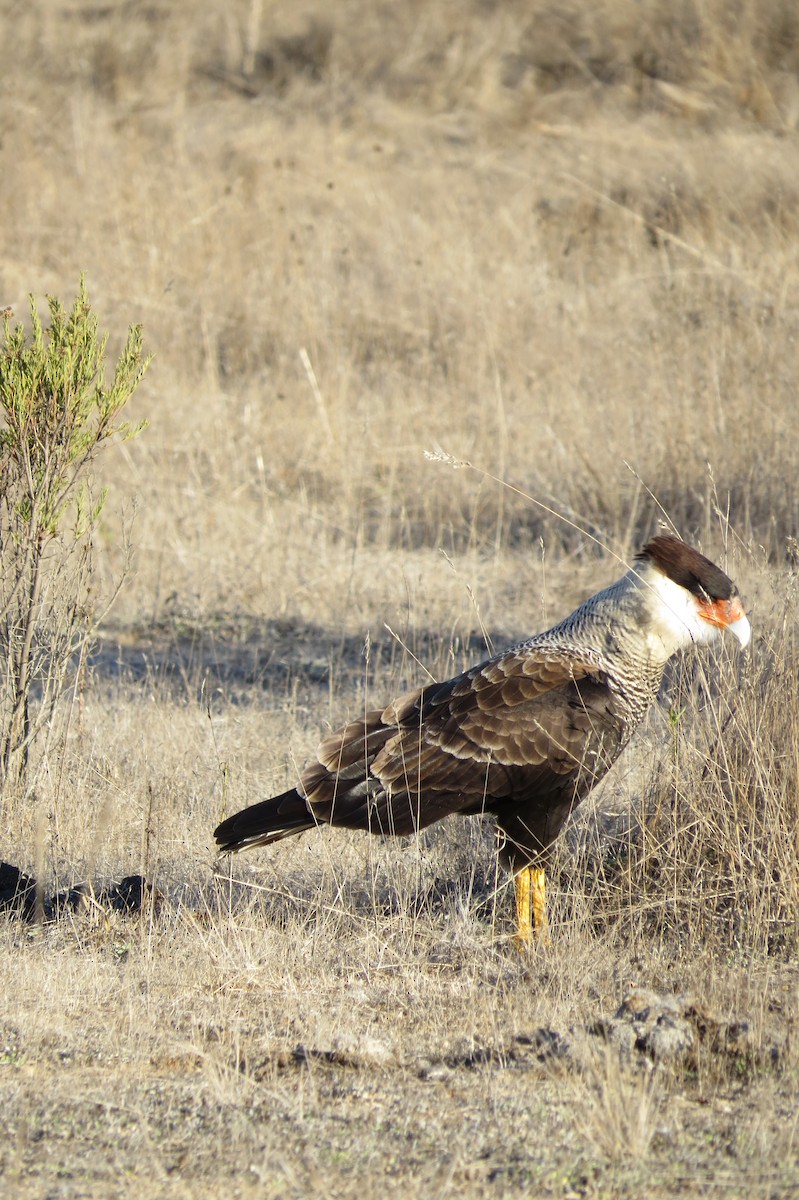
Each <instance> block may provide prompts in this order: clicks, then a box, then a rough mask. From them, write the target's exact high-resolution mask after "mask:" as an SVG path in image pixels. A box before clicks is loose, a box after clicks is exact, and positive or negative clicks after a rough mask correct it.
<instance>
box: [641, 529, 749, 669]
mask: <svg viewBox="0 0 799 1200" xmlns="http://www.w3.org/2000/svg"><path fill="white" fill-rule="evenodd" d="M634 574H635V575H636V577H637V579H638V580H639V582H640V583H642V584H643V585H644V589H643V590H644V595H645V596H646V602H647V607H648V609H649V615H650V622H651V632H652V638H653V640H654V641H655V642H656V643H659V644H661V645H662V647H663V650H664V651H665V653H666V656H667V657H668V656H669V655H671V654H673V653H674V652H675V651H676V650H680V649H682V648H684V647H685V646H687V645H690V644H691V643H693V642H709V641H713V640H714V639H716V638H717V637H719V636H720V635H721V633H722V632H723V630H725V629H728V630H729V631H730V633H732V634H733V635H734V636H735V637H736V638H737V639H738V641H739V642H740V644H741V646H746V645H747V644H748V642H749V639H750V637H751V636H752V630H751V626H750V625H749V621H748V619H747V616H746V613H745V612H744V607H743V603H742V602H741V597H740V595H739V594H738V589H737V587H736V586H735V584H734V583H733V581H732V580H731V579H730V578H729V576H727V575H725V574H724V572H723V571H722V570H721V568H720V567H717V566H716V564H715V563H712V562H711V561H710V559H709V558H705V556H704V555H703V554H700V553H699V551H698V550H694V549H693V547H692V546H688V545H686V543H685V542H682V541H680V539H679V538H676V537H671V536H670V535H666V534H663V535H661V536H660V537H656V538H653V539H652V541H651V542H648V543H647V544H646V546H644V548H643V550H642V551H641V553H640V554H639V555H638V556H637V557H636V560H635V567H634Z"/></svg>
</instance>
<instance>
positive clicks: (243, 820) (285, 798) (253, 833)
mask: <svg viewBox="0 0 799 1200" xmlns="http://www.w3.org/2000/svg"><path fill="white" fill-rule="evenodd" d="M315 825H316V822H315V821H314V819H313V817H312V816H311V814H310V812H309V811H308V805H307V804H306V803H305V800H304V799H303V798H302V796H301V795H300V794H299V792H297V791H295V790H294V789H293V788H292V790H291V791H290V792H283V794H282V796H273V797H272V799H271V800H262V801H261V803H260V804H251V805H250V807H249V808H243V809H242V810H241V812H237V813H234V814H233V816H232V817H228V819H227V820H226V821H223V822H222V824H221V825H217V827H216V829H215V830H214V837H215V838H216V840H217V843H218V845H219V850H220V853H223V854H230V853H232V852H233V851H234V850H244V849H245V848H246V847H248V846H266V845H268V844H269V842H277V841H279V840H280V839H281V838H284V837H290V836H291V834H293V833H302V831H303V829H313V828H314V826H315Z"/></svg>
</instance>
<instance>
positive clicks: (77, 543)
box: [0, 279, 149, 791]
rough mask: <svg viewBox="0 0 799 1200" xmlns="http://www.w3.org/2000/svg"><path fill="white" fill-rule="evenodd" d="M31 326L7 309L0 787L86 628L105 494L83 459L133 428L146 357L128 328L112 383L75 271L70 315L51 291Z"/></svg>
mask: <svg viewBox="0 0 799 1200" xmlns="http://www.w3.org/2000/svg"><path fill="white" fill-rule="evenodd" d="M48 304H49V308H50V326H49V328H48V329H46V330H45V329H44V328H43V327H42V322H41V319H40V317H39V314H38V312H37V309H36V303H35V301H34V299H33V297H31V324H32V333H31V336H30V337H27V336H26V334H25V330H24V329H23V327H22V325H16V326H15V327H13V328H12V327H11V324H10V320H9V316H10V314H8V313H5V314H4V315H3V332H4V346H3V347H2V350H0V420H1V421H2V426H1V427H0V672H1V675H0V788H2V790H3V791H5V789H6V787H7V786H8V785H9V784H18V783H21V782H25V780H26V777H27V774H28V767H29V763H30V754H31V749H32V746H33V745H34V743H35V742H36V739H37V738H38V737H39V735H41V734H42V733H43V732H44V731H49V730H50V729H51V728H52V722H53V717H54V713H55V709H56V705H57V702H58V699H59V697H60V696H62V695H63V693H64V689H65V687H66V686H67V685H68V682H69V680H70V678H71V668H79V667H80V665H81V664H82V663H83V661H84V660H85V653H86V649H87V646H88V642H89V638H90V636H91V632H92V629H93V626H94V617H95V598H94V595H93V593H92V587H91V584H92V556H91V551H92V538H93V534H94V531H95V528H96V524H97V519H98V517H99V515H100V512H101V510H102V507H103V503H104V501H105V492H104V491H103V492H101V493H99V494H97V493H96V489H95V486H94V480H93V476H92V473H91V466H92V463H93V461H94V458H95V455H96V454H97V452H98V451H99V449H100V447H101V446H103V445H104V444H106V443H108V442H109V441H111V440H112V439H117V440H118V439H124V438H130V437H133V436H135V435H136V434H137V433H139V432H140V431H141V429H142V428H143V426H144V423H141V424H139V425H136V426H132V425H131V424H130V423H128V422H126V421H123V420H122V419H121V414H122V411H123V409H124V407H125V404H126V403H127V401H128V400H129V398H130V396H131V395H132V393H133V391H134V390H135V388H136V386H137V384H138V383H139V381H140V379H141V377H142V375H143V373H144V371H145V369H146V367H147V364H148V361H149V360H147V359H145V358H144V357H143V353H142V331H141V328H140V327H139V326H137V325H135V326H132V327H131V329H130V330H129V332H128V337H127V341H126V343H125V346H124V349H123V351H122V354H121V355H120V358H119V361H118V362H117V364H116V367H115V369H114V375H113V380H112V381H111V384H110V386H109V385H107V384H106V382H105V377H104V359H105V348H106V343H107V335H104V336H98V331H97V318H96V316H95V315H94V313H93V312H92V309H91V306H90V304H89V299H88V296H87V294H86V285H85V281H84V280H83V279H81V282H80V287H79V290H78V294H77V296H76V298H75V302H74V304H73V306H72V310H71V311H70V312H69V313H67V311H66V310H65V309H64V307H63V305H62V304H61V303H60V302H59V301H58V300H57V299H55V298H52V297H51V298H49V300H48Z"/></svg>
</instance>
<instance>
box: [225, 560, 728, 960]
mask: <svg viewBox="0 0 799 1200" xmlns="http://www.w3.org/2000/svg"><path fill="white" fill-rule="evenodd" d="M724 629H728V630H729V631H730V632H731V633H732V634H734V635H735V637H736V638H737V639H738V641H739V642H740V643H741V645H742V646H746V644H747V643H748V641H749V637H750V632H751V631H750V627H749V622H748V620H747V618H746V615H745V613H744V609H743V605H742V603H741V599H740V596H739V594H738V590H737V588H736V587H735V585H734V584H733V582H732V580H730V579H729V578H728V577H727V576H726V575H725V574H724V572H723V571H722V570H720V568H719V567H717V566H715V565H714V564H713V563H712V562H710V560H709V559H707V558H705V557H704V555H702V554H700V553H699V552H698V551H696V550H694V549H693V548H692V547H691V546H688V545H686V543H685V542H682V541H680V540H679V539H678V538H675V537H671V536H660V537H656V538H653V539H652V541H650V542H649V543H648V544H647V545H646V546H644V548H643V550H642V551H641V552H640V554H639V555H638V556H637V557H636V559H635V562H634V564H633V566H632V567H631V568H630V570H629V571H627V573H626V574H625V575H623V576H622V578H621V579H619V580H617V581H616V582H615V583H613V584H611V585H610V587H607V588H605V589H604V590H603V591H601V592H597V594H596V595H595V596H591V597H590V599H588V600H586V601H584V603H583V604H581V605H580V606H579V608H577V609H575V611H574V612H573V613H571V615H570V616H568V617H566V618H565V619H564V620H563V621H561V622H560V623H559V624H558V625H555V626H553V628H552V629H548V630H546V631H545V632H544V633H539V634H536V635H535V636H534V637H532V638H530V639H529V640H528V641H525V642H520V643H519V644H518V645H515V646H511V647H510V649H508V650H504V651H503V652H502V653H500V654H496V655H494V656H493V657H492V658H489V659H487V660H486V661H485V662H482V663H478V664H477V666H474V667H470V668H469V670H468V671H464V672H463V674H461V675H456V676H455V678H454V679H448V680H447V681H446V682H445V683H430V684H426V685H425V686H424V687H422V688H419V689H418V690H416V691H413V692H409V693H408V694H407V695H404V696H401V697H400V698H399V699H397V700H394V701H392V703H390V704H389V705H388V706H387V707H386V708H380V709H375V710H373V711H371V712H367V713H365V714H364V716H363V718H361V719H360V720H356V721H351V722H350V723H349V724H348V725H345V726H344V728H343V729H341V730H339V731H338V732H336V733H332V734H330V735H329V736H328V737H326V738H325V739H324V741H323V742H322V743H321V745H320V746H319V749H318V750H317V752H316V758H315V760H314V761H313V762H311V763H310V764H309V765H308V766H307V767H306V768H305V770H304V771H303V772H302V774H301V776H300V779H299V783H298V785H297V787H296V788H291V789H290V790H289V791H287V792H283V794H282V795H280V796H275V797H274V798H273V799H271V800H264V801H262V802H261V803H260V804H253V805H251V806H250V807H249V808H245V809H243V810H242V811H241V812H238V813H236V814H235V815H234V816H232V817H228V819H227V820H226V821H223V822H222V824H221V825H219V826H218V827H217V829H216V830H215V832H214V836H215V838H216V841H217V843H218V845H219V847H220V850H221V851H223V852H224V851H234V850H242V849H245V848H246V847H248V846H264V845H268V844H269V843H271V842H276V841H279V840H280V839H281V838H284V837H288V836H290V835H292V834H295V833H302V831H303V830H306V829H312V828H314V826H316V825H319V824H322V823H327V824H329V825H340V826H343V827H344V828H347V829H364V830H369V832H371V833H379V834H409V833H414V832H415V831H416V830H419V829H423V828H424V827H425V826H426V825H431V824H432V823H433V822H434V821H439V820H441V818H442V817H446V816H448V815H449V814H450V813H463V814H467V815H477V814H484V813H493V814H494V816H495V818H496V823H497V827H498V831H499V835H500V856H501V859H502V861H503V862H504V863H505V864H506V866H508V867H509V869H510V870H511V871H512V872H513V873H514V875H515V877H516V904H517V924H518V928H517V938H518V940H519V941H520V942H522V943H523V942H526V941H528V940H529V938H530V935H531V932H532V930H533V928H535V930H536V932H537V933H538V934H539V935H540V934H542V933H544V932H545V928H546V901H545V876H544V865H545V862H546V853H547V850H548V849H549V847H550V846H551V845H552V843H553V842H554V840H555V838H556V837H557V836H558V833H559V832H560V830H561V829H562V827H563V824H564V822H565V821H566V818H567V817H568V815H569V813H570V812H571V810H572V809H573V808H574V806H575V805H576V804H579V802H580V801H581V800H582V799H583V797H584V796H585V795H587V793H588V792H589V791H590V790H591V788H592V787H593V786H594V784H595V783H597V781H598V780H599V779H601V778H602V776H603V775H605V773H606V772H607V771H608V769H609V768H610V767H611V765H612V764H613V763H614V762H615V760H616V759H617V758H618V756H619V754H620V753H621V751H622V750H623V749H624V747H625V745H626V744H627V742H628V741H629V740H630V737H631V735H632V733H633V731H634V730H635V728H636V726H637V725H638V724H639V723H640V721H641V719H642V717H643V716H644V714H645V713H646V711H647V709H648V708H649V706H650V705H651V704H652V702H653V700H654V699H655V697H656V695H657V692H658V688H659V687H660V682H661V679H662V676H663V669H664V667H665V665H666V663H667V661H668V660H669V658H671V656H672V655H673V654H675V653H676V652H677V651H679V650H684V649H687V648H688V647H690V646H692V645H693V644H694V643H700V642H712V641H714V640H716V639H718V638H719V637H720V636H721V634H722V631H723V630H724Z"/></svg>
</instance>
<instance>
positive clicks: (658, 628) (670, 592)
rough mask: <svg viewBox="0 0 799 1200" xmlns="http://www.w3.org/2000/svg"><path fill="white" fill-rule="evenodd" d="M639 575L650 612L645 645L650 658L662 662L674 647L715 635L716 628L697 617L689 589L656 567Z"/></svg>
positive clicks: (640, 586) (706, 639) (714, 637)
mask: <svg viewBox="0 0 799 1200" xmlns="http://www.w3.org/2000/svg"><path fill="white" fill-rule="evenodd" d="M640 574H641V578H640V579H639V580H638V586H639V588H642V590H643V594H644V598H645V599H644V602H645V603H646V605H647V607H648V608H649V613H650V620H649V623H648V625H647V632H646V639H647V647H648V650H649V653H650V654H651V655H652V657H653V658H655V659H661V660H662V661H664V662H665V660H666V659H668V658H671V656H672V654H674V653H676V651H677V650H684V649H686V648H687V647H688V646H691V645H693V644H695V643H697V642H710V641H714V640H715V639H716V638H718V636H719V633H720V630H719V629H717V628H716V627H715V626H713V625H711V624H710V623H709V622H708V621H705V620H703V619H702V617H700V615H699V613H698V611H697V607H696V602H695V600H694V597H693V596H692V595H691V593H690V592H688V591H686V589H685V588H683V587H680V585H679V584H678V583H675V582H674V580H672V579H669V578H668V576H666V575H663V574H661V572H660V571H658V570H657V569H654V570H650V571H642V572H641V573H640Z"/></svg>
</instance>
